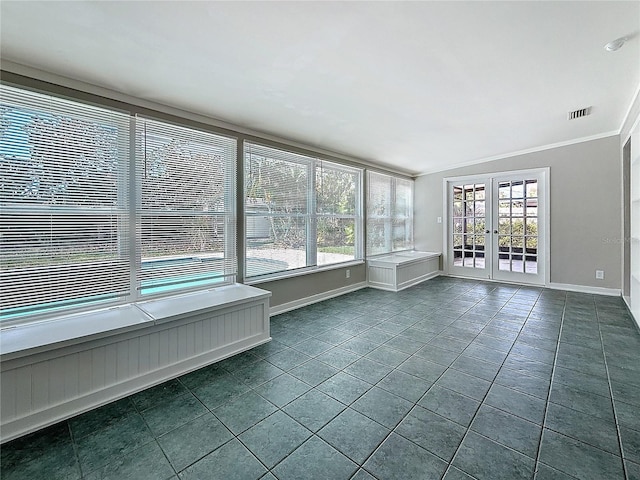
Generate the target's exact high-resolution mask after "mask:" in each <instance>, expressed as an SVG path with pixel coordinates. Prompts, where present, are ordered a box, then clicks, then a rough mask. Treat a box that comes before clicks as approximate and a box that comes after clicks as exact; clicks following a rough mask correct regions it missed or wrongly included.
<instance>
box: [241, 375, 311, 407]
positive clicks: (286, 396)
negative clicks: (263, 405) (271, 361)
mask: <svg viewBox="0 0 640 480" xmlns="http://www.w3.org/2000/svg"><path fill="white" fill-rule="evenodd" d="M310 388H311V387H310V386H309V385H307V384H306V383H304V382H303V381H301V380H298V379H297V378H295V377H292V376H291V375H289V374H288V373H285V374H283V375H280V376H279V377H276V378H274V379H273V380H270V381H268V382H267V383H263V384H262V385H260V386H259V387H256V388H255V389H254V390H255V391H256V393H258V394H260V395H261V396H263V397H264V398H266V399H267V400H269V401H270V402H271V403H273V404H274V405H275V406H277V407H280V408H282V407H283V406H285V405H286V404H287V403H289V402H291V401H293V400H295V399H296V398H298V397H299V396H300V395H302V394H303V393H305V392H307V391H308V390H309V389H310Z"/></svg>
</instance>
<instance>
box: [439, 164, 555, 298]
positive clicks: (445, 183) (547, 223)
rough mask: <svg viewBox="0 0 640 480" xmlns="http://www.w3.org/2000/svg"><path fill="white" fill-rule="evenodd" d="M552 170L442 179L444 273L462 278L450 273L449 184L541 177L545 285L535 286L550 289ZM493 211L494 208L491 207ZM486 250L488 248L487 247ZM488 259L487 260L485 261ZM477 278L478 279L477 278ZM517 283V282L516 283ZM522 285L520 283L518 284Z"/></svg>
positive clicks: (538, 169)
mask: <svg viewBox="0 0 640 480" xmlns="http://www.w3.org/2000/svg"><path fill="white" fill-rule="evenodd" d="M550 173H551V169H550V168H549V167H543V168H530V169H523V170H509V171H497V172H490V173H483V174H477V175H464V176H456V177H445V178H443V179H442V217H443V218H444V219H445V221H444V222H443V223H444V226H443V228H442V255H443V257H442V266H443V270H444V273H445V274H446V275H450V276H460V275H455V274H452V273H451V272H450V267H449V265H450V263H449V260H450V259H449V241H450V240H449V227H450V225H449V213H450V211H449V208H450V207H449V184H450V183H454V182H463V183H474V181H475V180H478V181H486V180H488V181H489V183H490V184H492V182H493V179H494V178H498V177H503V176H510V175H513V176H515V177H519V176H523V175H541V177H542V181H543V182H544V188H543V196H542V198H543V200H544V209H543V211H544V234H543V238H539V239H538V241H542V242H543V243H544V251H545V255H544V259H543V263H544V285H542V284H535V285H539V286H545V287H548V286H549V284H550V274H551V248H550V247H551V235H550V234H551V203H550V197H551V195H550V191H551V188H550V186H551V181H550V179H551V177H550ZM491 208H492V209H493V207H491ZM485 248H486V247H485ZM487 260H488V259H486V258H485V261H487ZM476 278H477V277H476ZM484 280H487V281H499V282H502V283H505V281H504V280H493V279H492V278H485V279H484ZM514 283H516V282H514ZM518 283H520V282H518Z"/></svg>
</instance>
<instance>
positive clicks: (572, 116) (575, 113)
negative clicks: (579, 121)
mask: <svg viewBox="0 0 640 480" xmlns="http://www.w3.org/2000/svg"><path fill="white" fill-rule="evenodd" d="M590 113H591V107H586V108H580V109H578V110H574V111H573V112H569V113H568V114H567V120H574V119H576V118H580V117H586V116H587V115H589V114H590Z"/></svg>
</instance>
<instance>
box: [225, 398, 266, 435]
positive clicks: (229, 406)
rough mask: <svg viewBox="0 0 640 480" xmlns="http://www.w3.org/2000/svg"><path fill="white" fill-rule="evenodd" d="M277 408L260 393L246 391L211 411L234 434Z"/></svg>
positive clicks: (251, 425) (252, 424)
mask: <svg viewBox="0 0 640 480" xmlns="http://www.w3.org/2000/svg"><path fill="white" fill-rule="evenodd" d="M276 410H277V408H276V407H275V405H273V404H272V403H271V402H268V401H267V400H265V399H264V398H262V397H261V396H260V395H258V394H257V393H254V392H248V393H245V394H244V395H241V396H239V397H236V398H235V399H234V400H232V401H231V402H229V403H226V404H224V405H222V406H220V407H218V408H216V409H215V410H214V411H213V413H214V415H215V416H216V417H218V419H219V420H220V421H221V422H222V423H224V424H225V426H226V427H227V428H228V429H229V430H231V431H232V432H233V433H234V434H235V435H239V434H240V433H242V432H244V431H245V430H247V429H248V428H251V427H253V426H254V425H255V424H256V423H258V422H259V421H260V420H262V419H263V418H266V417H267V416H269V415H271V414H272V413H273V412H275V411H276Z"/></svg>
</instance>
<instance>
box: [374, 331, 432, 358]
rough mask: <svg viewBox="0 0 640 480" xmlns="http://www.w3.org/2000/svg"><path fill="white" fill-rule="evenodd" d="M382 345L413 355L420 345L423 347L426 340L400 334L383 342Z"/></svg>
mask: <svg viewBox="0 0 640 480" xmlns="http://www.w3.org/2000/svg"><path fill="white" fill-rule="evenodd" d="M384 345H385V346H387V347H391V348H395V349H396V350H400V351H401V352H404V353H408V354H410V355H413V354H414V353H416V352H417V351H418V350H420V349H421V348H422V347H424V346H425V345H426V342H421V341H418V340H414V339H413V338H410V337H405V336H404V335H402V334H400V335H398V336H397V337H394V338H392V339H391V340H389V341H387V342H385V344H384Z"/></svg>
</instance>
